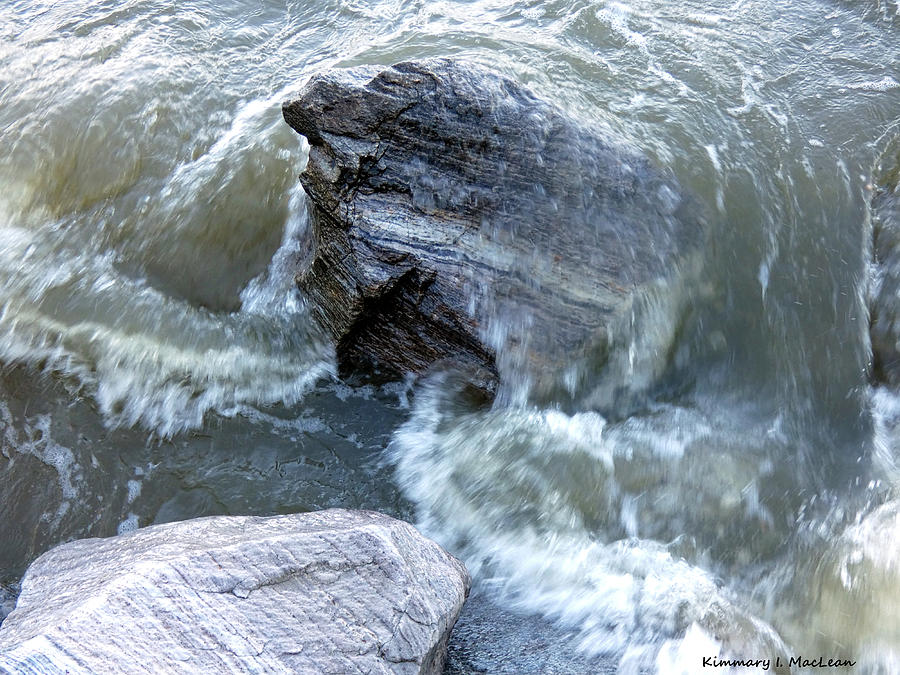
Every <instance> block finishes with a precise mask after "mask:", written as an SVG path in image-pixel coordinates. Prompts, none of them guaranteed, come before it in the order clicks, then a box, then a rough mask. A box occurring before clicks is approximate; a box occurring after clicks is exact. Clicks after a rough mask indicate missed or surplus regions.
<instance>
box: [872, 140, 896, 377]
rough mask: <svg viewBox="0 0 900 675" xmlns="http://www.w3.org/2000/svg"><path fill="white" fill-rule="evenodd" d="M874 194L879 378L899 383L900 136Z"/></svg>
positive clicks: (874, 290) (874, 322)
mask: <svg viewBox="0 0 900 675" xmlns="http://www.w3.org/2000/svg"><path fill="white" fill-rule="evenodd" d="M873 187H874V191H873V195H872V216H873V224H874V227H873V232H874V251H873V252H874V279H873V283H872V298H871V302H870V309H871V317H870V322H871V323H870V334H871V336H872V352H873V368H872V375H873V378H874V379H875V381H876V382H882V383H886V384H889V385H891V386H892V387H897V386H898V385H900V140H895V141H894V142H893V143H892V144H891V145H890V147H889V148H888V150H887V151H886V152H885V153H884V155H882V157H881V160H880V162H879V165H878V167H876V172H875V184H874V186H873Z"/></svg>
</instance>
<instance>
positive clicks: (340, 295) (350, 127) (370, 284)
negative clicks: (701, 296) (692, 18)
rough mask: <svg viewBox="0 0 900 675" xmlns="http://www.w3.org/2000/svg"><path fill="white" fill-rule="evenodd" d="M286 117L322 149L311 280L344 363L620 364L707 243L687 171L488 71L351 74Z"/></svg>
mask: <svg viewBox="0 0 900 675" xmlns="http://www.w3.org/2000/svg"><path fill="white" fill-rule="evenodd" d="M283 113H284V118H285V120H286V121H287V122H288V124H290V125H291V126H292V127H293V128H294V129H295V130H296V131H297V132H299V133H300V134H303V135H304V136H305V137H306V138H307V139H308V140H309V143H310V154H309V163H308V166H307V167H306V170H305V171H304V172H303V174H302V175H301V176H300V178H301V182H302V184H303V187H304V188H305V190H306V192H307V194H308V195H309V197H310V199H311V201H312V204H313V206H314V208H313V215H314V219H313V220H314V223H313V225H314V226H313V234H314V242H313V244H314V255H313V257H312V262H311V264H310V265H309V268H308V269H306V270H303V271H302V272H301V274H300V275H299V276H298V281H299V283H300V285H301V286H302V287H303V288H304V289H305V291H306V293H307V294H308V295H309V296H310V297H311V298H312V299H313V303H312V304H313V307H314V311H315V312H317V313H318V319H319V321H320V322H321V323H322V324H323V325H324V326H325V327H326V328H327V329H328V330H330V332H331V333H332V335H333V336H334V338H335V340H336V342H337V345H338V356H339V359H340V360H341V362H342V364H343V365H344V366H345V367H346V366H348V365H354V364H358V363H360V362H368V363H372V362H374V363H376V364H379V365H381V366H382V367H385V368H387V369H389V370H392V371H395V372H409V371H412V372H416V373H420V372H423V371H424V370H426V369H427V368H428V367H429V366H430V365H431V364H433V363H434V362H436V361H441V360H442V359H452V360H454V361H455V362H457V363H461V364H463V365H467V366H470V367H471V368H473V369H475V370H479V369H480V370H479V372H480V373H481V376H482V378H483V381H484V382H488V383H489V382H490V381H491V379H492V377H493V376H495V375H496V366H497V363H496V359H497V358H498V356H501V355H502V356H503V357H504V358H506V357H507V356H509V363H507V364H500V365H501V366H502V367H501V370H502V369H503V367H508V368H509V370H510V371H515V370H518V371H520V372H526V373H528V374H529V377H531V378H532V379H533V380H534V381H535V382H539V381H541V380H542V379H546V378H550V379H553V378H555V377H557V376H559V375H560V371H561V370H562V368H563V367H564V365H565V364H571V363H572V362H573V360H574V359H575V358H576V357H577V356H578V355H582V354H584V355H588V356H589V357H590V358H591V359H594V360H595V361H598V362H603V361H604V360H605V359H606V358H607V356H606V355H607V352H608V350H609V344H610V342H611V340H614V339H615V336H616V334H617V332H620V329H621V330H625V331H628V332H633V331H634V318H635V314H636V313H637V311H638V304H639V303H640V300H639V298H640V297H642V296H643V294H644V293H645V292H646V291H648V290H649V289H651V288H657V289H658V288H661V287H664V286H666V285H667V284H669V283H670V282H672V280H673V279H677V277H678V270H679V263H680V262H681V261H682V260H683V259H684V258H685V255H686V252H687V251H690V250H691V249H692V248H695V247H696V245H697V244H698V243H699V239H700V224H699V222H698V219H697V218H696V216H695V215H691V214H690V213H689V209H688V208H686V201H687V200H685V199H684V197H683V195H682V191H681V190H680V188H679V186H678V185H677V184H676V183H675V181H674V180H672V179H671V178H670V177H668V176H666V175H665V174H664V173H663V172H661V171H659V170H657V169H656V168H654V167H653V166H652V165H651V163H650V162H649V161H648V160H647V159H646V158H645V157H643V156H642V155H641V154H640V153H638V152H636V151H634V150H632V149H630V148H628V147H626V146H625V145H624V144H623V143H620V142H615V141H613V140H611V139H609V138H607V137H606V136H605V135H603V134H602V133H600V132H599V131H598V130H597V129H595V128H592V127H591V126H589V125H586V124H584V123H582V122H581V121H579V120H576V119H573V118H572V117H571V116H568V115H567V114H566V113H564V112H563V111H562V110H561V109H560V108H558V107H556V106H555V105H553V104H551V103H548V102H546V101H544V100H542V99H540V98H539V97H538V96H536V95H535V94H533V93H532V92H531V91H529V90H528V89H527V88H525V87H523V86H521V85H519V84H518V83H516V82H514V81H513V80H511V79H508V78H506V77H503V76H500V75H498V74H496V73H493V72H491V71H489V70H487V69H485V68H483V67H480V66H476V65H473V64H467V63H462V62H457V61H452V60H447V59H436V60H427V61H421V62H410V63H400V64H397V65H395V66H393V67H391V68H387V69H383V70H382V69H378V68H371V67H362V68H353V69H348V70H335V71H332V72H328V73H325V74H322V75H317V76H315V77H313V78H312V79H311V80H310V81H309V82H308V83H307V84H306V85H305V86H304V87H303V89H302V90H301V92H300V93H299V96H298V98H297V99H296V100H293V101H289V102H286V103H285V104H284V107H283ZM671 323H674V322H671ZM673 330H674V329H673ZM665 348H666V345H665V344H663V345H659V349H658V350H657V351H665Z"/></svg>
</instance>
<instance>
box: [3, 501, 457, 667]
mask: <svg viewBox="0 0 900 675" xmlns="http://www.w3.org/2000/svg"><path fill="white" fill-rule="evenodd" d="M468 588H469V576H468V574H467V572H466V569H465V567H464V565H463V564H462V563H461V562H460V561H459V560H457V559H455V558H453V557H452V556H450V555H449V554H448V553H447V552H445V551H444V550H443V549H442V548H441V547H440V546H438V545H437V544H436V543H434V542H433V541H431V540H429V539H426V538H425V537H423V536H422V535H421V534H419V533H418V532H417V531H416V530H415V529H414V528H413V527H412V526H411V525H409V524H407V523H404V522H402V521H399V520H395V519H393V518H390V517H388V516H385V515H382V514H379V513H374V512H368V511H343V510H329V511H320V512H316V513H308V514H296V515H289V516H275V517H271V518H255V517H230V516H222V517H213V518H200V519H197V520H189V521H185V522H179V523H171V524H166V525H157V526H153V527H148V528H146V529H142V530H138V531H136V532H133V533H130V534H126V535H122V536H118V537H112V538H109V539H84V540H80V541H75V542H72V543H69V544H64V545H62V546H59V547H57V548H55V549H53V550H51V551H49V552H48V553H45V554H44V555H42V556H41V557H40V558H38V559H37V560H36V561H35V562H34V563H33V564H32V565H31V567H30V568H29V569H28V572H27V573H26V575H25V578H24V579H23V582H22V593H21V595H20V596H19V601H18V604H17V606H16V609H15V610H14V611H13V612H12V613H11V614H10V615H9V616H8V617H7V619H6V621H5V622H4V623H3V625H2V626H0V672H4V673H5V672H10V673H135V672H153V673H192V674H195V673H249V672H252V673H310V674H312V673H315V674H317V675H319V674H322V673H335V674H340V675H344V674H345V673H440V672H441V669H442V666H443V662H444V658H445V654H446V642H447V638H448V636H449V634H450V630H451V629H452V627H453V624H454V622H455V621H456V617H457V615H458V613H459V611H460V609H461V607H462V604H463V602H464V600H465V597H466V595H467V593H468Z"/></svg>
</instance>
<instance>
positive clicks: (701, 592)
mask: <svg viewBox="0 0 900 675" xmlns="http://www.w3.org/2000/svg"><path fill="white" fill-rule="evenodd" d="M898 12H900V9H898V5H897V3H896V2H895V1H883V0H870V1H869V0H867V1H863V2H837V1H824V0H817V1H812V0H805V1H802V2H794V3H776V2H762V1H753V0H737V1H734V0H729V1H728V2H699V1H696V0H677V1H676V2H669V3H663V2H659V1H658V0H655V1H654V0H634V1H633V2H628V3H626V2H605V1H602V0H595V1H587V0H575V1H574V2H566V3H563V2H544V3H538V2H514V3H508V2H506V3H501V2H495V1H493V0H473V1H471V2H454V1H450V0H447V1H442V2H426V1H424V0H422V1H418V2H403V1H397V0H386V1H383V2H372V3H362V2H326V1H321V0H316V1H315V2H281V3H273V2H261V3H256V4H255V5H253V6H252V7H249V6H248V4H247V3H238V2H217V3H207V2H197V3H191V6H190V8H187V9H185V8H177V7H176V6H175V5H174V4H172V3H166V2H158V1H156V2H155V1H151V0H132V1H130V2H98V3H91V5H90V6H89V7H86V6H84V4H83V3H74V2H57V3H41V2H34V1H29V2H18V1H13V2H11V3H9V4H8V5H7V7H6V11H5V12H4V13H3V16H2V18H0V141H2V142H0V145H2V148H3V152H2V153H0V360H2V362H3V364H4V368H3V372H2V379H0V399H2V405H0V430H2V437H0V438H2V446H0V542H2V543H3V544H4V545H3V546H2V547H0V549H2V550H0V584H2V587H5V588H8V589H14V587H15V584H16V583H17V581H18V579H19V577H20V576H21V574H22V572H23V570H24V568H25V567H26V566H27V564H28V563H29V562H30V561H31V560H33V559H34V557H36V556H37V555H38V554H40V553H41V552H42V551H44V550H46V549H47V548H48V547H50V546H52V545H54V544H55V543H58V542H61V541H65V540H68V539H71V538H76V537H83V536H107V535H112V534H115V533H116V532H117V531H123V530H127V529H129V528H133V527H138V526H145V525H149V524H151V523H154V522H163V521H168V520H175V519H181V518H188V517H193V516H199V515H207V514H213V513H235V514H237V513H278V512H290V511H302V510H307V509H316V508H322V507H326V506H347V507H363V508H375V509H379V510H384V511H387V512H389V513H392V514H394V515H398V516H401V517H405V518H408V519H411V520H413V521H414V522H416V523H418V524H419V525H420V526H421V527H422V528H423V530H424V531H425V532H426V533H428V534H429V535H431V536H433V537H435V538H436V539H437V540H439V541H440V542H441V543H443V544H444V545H445V546H447V547H448V548H449V549H450V550H451V551H453V552H454V553H456V554H457V555H459V556H461V557H462V558H464V559H465V560H466V562H467V564H468V565H469V567H470V569H471V570H472V572H473V574H474V576H475V579H476V593H477V594H479V597H485V598H489V599H490V602H491V603H493V606H495V607H497V608H500V609H504V610H506V611H510V612H521V613H526V614H529V615H530V616H533V617H537V618H538V619H540V620H542V621H546V622H552V623H554V625H556V626H557V628H558V632H556V633H553V634H552V635H553V637H552V639H550V638H548V640H549V642H548V644H549V645H550V646H549V647H548V649H549V650H550V651H551V652H553V654H554V659H553V660H552V661H547V662H544V663H554V664H556V665H554V666H552V667H553V668H562V667H563V666H561V665H560V664H564V663H566V662H569V663H571V664H573V665H572V668H573V669H574V670H572V672H583V671H579V669H582V668H587V666H585V665H584V664H586V663H589V662H590V659H591V658H593V657H594V656H597V657H601V658H603V659H604V661H603V663H605V664H607V665H609V664H613V666H615V667H618V668H620V669H621V670H622V671H623V672H637V671H639V670H640V669H648V670H658V671H660V672H681V671H679V668H682V670H683V671H684V672H695V671H696V667H695V666H696V663H697V661H698V660H699V656H698V655H699V654H703V655H708V654H711V653H719V651H720V650H721V651H723V653H724V652H729V650H730V652H729V653H733V654H736V655H738V656H743V657H748V658H749V657H754V658H755V657H757V656H759V657H764V656H765V655H769V654H770V655H772V656H773V657H774V655H776V654H781V653H784V654H788V653H796V654H803V655H807V656H812V657H818V656H819V655H823V656H825V657H826V659H827V658H829V657H846V658H851V659H854V660H856V661H857V662H858V665H857V668H858V669H861V670H860V672H898V670H897V669H898V667H897V665H896V664H898V663H900V613H898V611H897V609H896V607H897V606H898V605H900V595H898V588H900V547H898V546H896V545H895V543H894V542H896V540H897V537H898V536H900V515H898V508H900V507H898V503H900V502H898V495H897V485H898V484H897V476H898V472H897V457H898V451H897V450H896V449H895V445H896V441H895V440H894V438H895V436H896V434H895V432H894V428H895V426H896V425H897V420H898V419H900V399H898V398H897V397H896V396H895V393H894V392H892V391H890V390H889V389H885V388H881V389H877V390H873V389H871V388H870V387H869V385H868V382H867V375H866V373H867V368H868V363H869V342H868V336H867V326H868V316H867V312H866V306H865V296H866V293H867V288H868V284H869V279H870V270H869V268H868V266H867V265H868V263H867V251H868V247H869V239H870V227H871V220H872V215H871V214H870V212H869V208H868V203H869V199H870V196H871V194H872V192H873V189H874V188H875V187H877V186H873V172H874V169H875V166H876V164H877V163H878V161H879V157H880V156H881V154H882V153H883V152H884V151H885V150H886V148H888V146H889V144H890V142H891V140H892V139H893V138H895V137H896V136H897V135H898V134H900V13H898ZM429 56H456V57H460V58H465V59H468V60H471V61H475V62H478V63H481V64H484V65H488V66H491V67H493V68H495V69H497V70H499V71H501V72H502V73H504V74H506V75H509V76H511V77H514V78H516V79H517V80H519V81H521V82H523V83H526V84H527V85H529V86H530V87H532V88H533V89H534V90H535V91H536V92H537V93H539V95H541V96H542V97H544V98H547V99H549V100H552V101H554V102H555V103H556V104H557V105H559V106H561V107H562V108H564V109H565V110H566V111H568V112H569V113H570V114H572V115H574V116H577V117H579V118H581V119H583V120H587V121H590V122H591V123H593V124H595V125H597V126H598V127H600V128H602V129H604V130H606V131H607V132H609V133H611V134H614V135H617V136H619V137H621V138H622V139H623V140H625V141H627V142H629V143H631V144H632V145H634V146H637V147H639V148H641V149H642V150H643V151H644V152H646V153H647V154H648V155H649V156H650V157H651V158H652V159H653V160H654V161H655V162H656V163H657V164H658V165H660V166H663V167H666V168H668V169H669V170H671V171H672V172H673V173H674V174H675V176H676V177H677V178H678V180H679V181H680V182H681V184H682V185H683V186H684V187H685V188H686V190H688V191H689V192H691V193H693V194H694V195H695V197H696V200H697V202H698V205H699V208H701V209H702V210H703V211H704V212H705V213H706V214H707V215H706V217H707V220H708V221H709V232H708V235H707V236H708V241H707V244H706V247H705V249H704V252H703V260H702V263H703V264H702V270H701V272H700V274H699V278H698V280H697V281H696V282H695V283H694V284H693V285H692V286H691V287H690V288H689V289H688V292H689V302H688V305H689V308H690V311H689V312H688V316H687V318H686V320H685V323H684V326H683V328H682V330H681V331H680V332H679V333H678V335H677V338H676V343H675V345H674V348H673V349H672V352H671V353H672V357H671V359H670V360H669V361H668V362H667V363H666V368H665V373H664V376H663V377H662V378H661V379H660V381H659V382H657V385H656V386H655V387H654V388H653V390H652V392H651V393H652V396H651V400H650V402H649V403H648V404H647V405H646V407H645V408H644V409H642V410H640V411H638V412H636V413H635V414H633V415H631V416H629V417H627V418H618V417H613V416H610V415H605V414H604V412H605V411H603V410H592V409H585V410H581V411H578V412H575V413H572V414H570V413H563V412H561V411H560V410H559V409H557V408H556V407H555V406H553V405H552V404H551V405H549V406H546V407H537V406H532V405H529V404H527V403H520V404H516V405H513V404H503V405H497V406H495V407H494V408H493V409H491V410H489V411H483V410H472V409H469V408H468V407H467V406H466V404H465V402H464V401H462V400H460V398H459V397H458V396H457V395H456V389H457V385H456V383H455V382H454V381H453V378H452V377H451V376H449V375H439V376H436V377H434V378H432V379H430V380H428V381H423V382H415V383H412V382H409V383H407V382H404V383H386V384H385V383H381V382H378V383H368V384H366V383H365V381H363V380H362V379H360V380H359V381H358V382H355V383H341V382H338V381H337V380H336V379H335V376H334V370H335V368H334V357H333V350H332V347H331V346H330V345H329V344H328V343H327V341H326V340H324V339H323V338H322V336H321V335H319V333H318V331H316V330H315V328H314V327H313V326H312V325H311V324H310V322H309V321H308V319H307V308H306V302H305V300H304V298H303V297H301V296H300V295H299V294H298V292H297V290H296V289H295V287H294V282H293V279H294V274H295V273H296V270H297V268H298V266H299V265H301V264H302V261H303V260H304V259H305V257H306V256H307V255H308V246H307V245H306V244H307V240H306V238H305V236H306V234H307V221H306V215H305V214H306V203H305V198H304V196H303V194H302V190H301V189H300V187H299V185H298V183H297V174H298V172H299V171H300V169H301V168H302V165H303V162H304V154H305V147H304V143H303V141H302V139H300V138H299V137H298V136H297V135H296V134H294V133H293V131H291V130H290V129H289V128H288V127H287V125H286V124H284V122H283V121H282V119H281V112H280V104H281V101H282V100H283V99H285V98H288V97H290V96H291V94H292V93H293V92H296V91H297V90H298V89H299V86H300V85H301V84H302V83H303V82H304V81H305V80H306V78H308V77H309V76H310V75H312V74H313V73H316V72H319V71H322V70H324V69H327V68H331V67H336V66H338V67H339V66H350V65H356V64H382V65H389V64H391V63H395V62H397V61H400V60H403V59H410V58H420V57H429ZM884 161H886V162H888V163H890V162H896V157H895V156H894V155H890V156H888V157H887V158H886V159H885V160H884ZM889 169H890V167H888V172H887V173H888V174H890V170H889ZM660 320H661V321H665V320H666V317H661V319H660ZM633 346H634V347H635V349H637V348H639V347H640V343H639V341H636V342H635V343H634V345H633ZM640 356H642V355H640V354H639V355H638V357H639V358H637V359H636V361H635V363H637V364H638V366H636V368H635V369H634V370H633V371H631V372H628V371H627V370H625V371H623V374H622V377H623V378H626V379H627V378H634V379H636V380H640V378H642V377H643V376H644V375H645V374H644V373H642V372H640V363H641V362H642V361H641V358H640ZM518 384H519V383H517V380H516V378H515V377H514V376H513V374H507V377H506V386H507V387H510V388H513V389H515V387H516V386H518ZM504 400H506V401H511V400H517V399H516V397H515V396H511V397H505V398H504ZM513 623H514V622H513ZM469 625H470V626H475V627H476V628H477V627H478V626H479V625H480V626H483V625H484V624H483V623H481V624H479V622H478V621H472V622H470V624H469ZM523 625H524V624H523ZM478 630H481V629H478ZM510 630H513V631H514V630H515V629H514V628H510ZM521 630H522V631H524V630H526V629H525V628H522V629H521ZM470 632H471V631H470ZM476 633H477V630H476ZM492 635H493V634H492ZM566 636H568V637H566ZM469 639H470V640H471V642H473V643H474V642H476V641H477V635H476V637H474V638H472V637H470V638H469ZM491 639H492V640H501V641H502V640H503V639H511V638H508V637H507V638H502V637H499V638H498V637H496V635H494V637H492V638H491ZM498 654H502V652H501V651H495V652H494V655H493V656H489V657H488V656H486V657H484V658H486V659H487V661H485V660H484V659H482V660H479V658H480V657H477V655H476V656H473V657H472V659H471V660H470V661H467V662H466V663H470V664H476V663H481V664H482V665H483V664H485V663H487V665H486V666H484V667H486V668H488V670H494V671H496V672H501V671H502V670H503V668H510V670H507V671H506V672H516V667H515V665H510V663H509V658H510V657H509V656H508V655H507V656H505V657H504V656H498ZM569 654H571V658H567V655H569ZM491 659H493V660H491ZM685 663H686V664H687V665H683V664H685ZM679 664H681V665H679ZM459 667H460V668H463V666H461V665H460V666H459ZM472 667H473V668H474V667H475V666H472ZM478 667H481V666H478ZM535 667H536V668H537V667H538V666H535ZM546 667H548V668H549V667H551V666H546ZM523 668H524V666H523Z"/></svg>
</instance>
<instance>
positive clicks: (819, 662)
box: [703, 656, 856, 670]
mask: <svg viewBox="0 0 900 675" xmlns="http://www.w3.org/2000/svg"><path fill="white" fill-rule="evenodd" d="M773 665H774V666H775V668H781V667H782V666H783V665H784V664H783V663H782V661H781V657H780V656H776V657H775V663H774V664H773V663H772V659H720V658H719V657H718V656H704V657H703V667H704V668H759V669H760V670H769V668H771V667H772V666H773ZM787 665H788V667H790V668H794V667H796V668H850V667H852V666H855V665H856V661H851V660H850V659H828V660H826V659H825V657H824V656H820V657H819V658H817V659H805V658H803V657H802V656H792V657H791V658H790V659H788V663H787Z"/></svg>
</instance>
